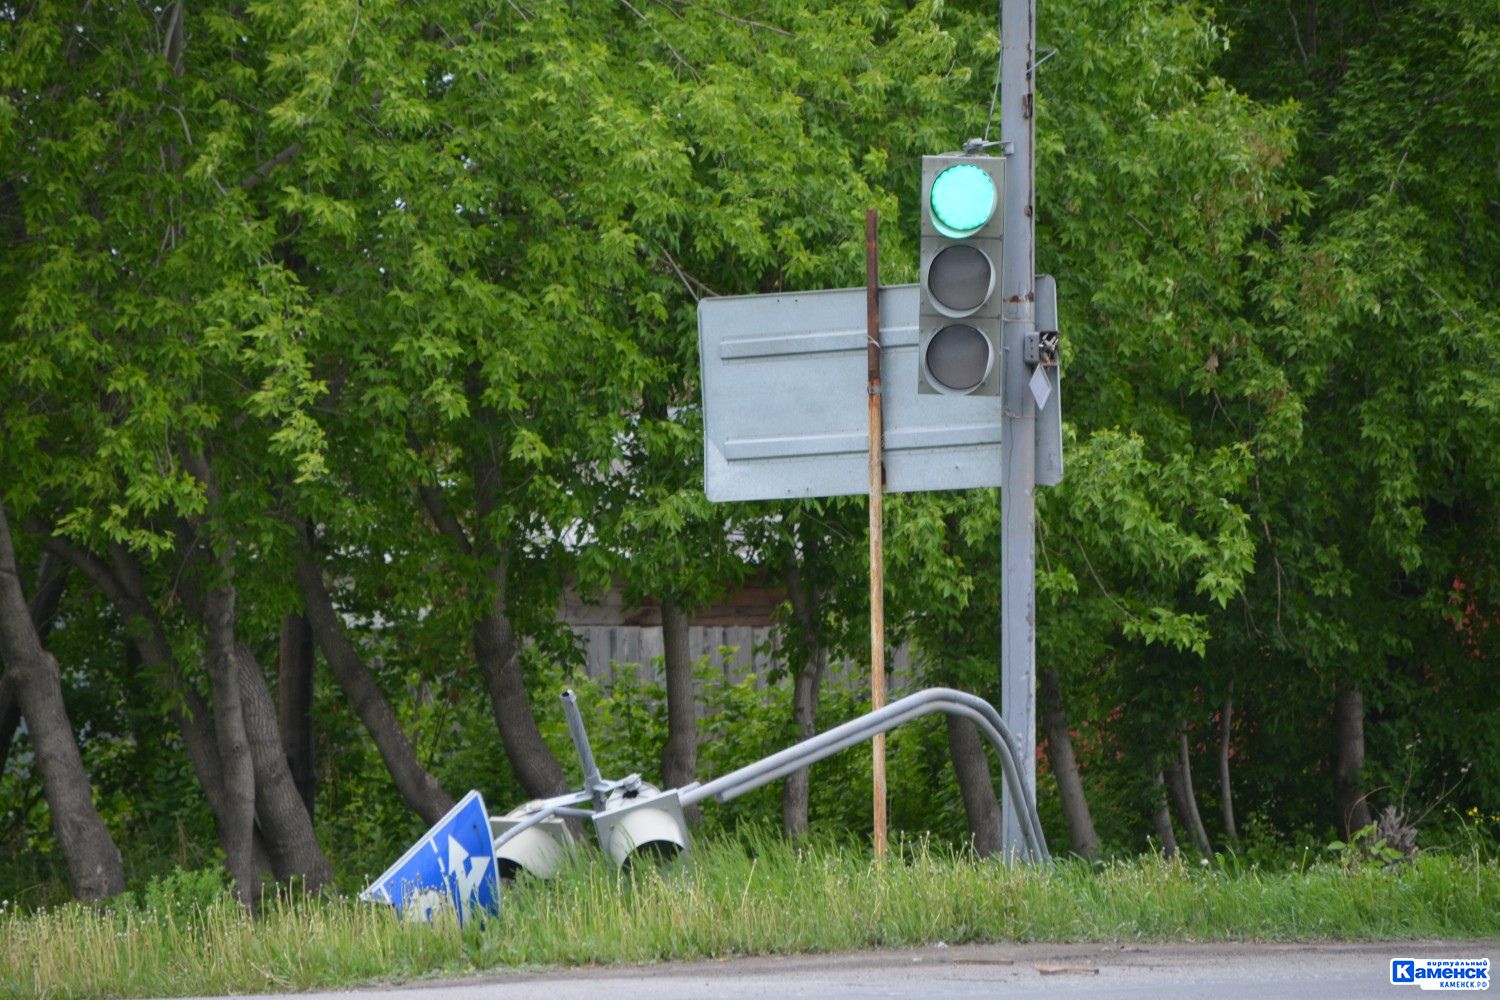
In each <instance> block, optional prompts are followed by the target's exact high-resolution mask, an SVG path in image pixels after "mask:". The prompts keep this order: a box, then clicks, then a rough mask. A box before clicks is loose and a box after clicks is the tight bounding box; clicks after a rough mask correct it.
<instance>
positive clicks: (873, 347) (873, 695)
mask: <svg viewBox="0 0 1500 1000" xmlns="http://www.w3.org/2000/svg"><path fill="white" fill-rule="evenodd" d="M877 220H878V215H877V213H876V211H875V210H874V209H873V208H872V209H870V210H869V211H867V212H865V317H866V338H867V341H868V343H867V345H866V357H867V359H868V375H869V396H870V710H871V711H874V710H875V709H877V708H881V707H882V706H884V705H885V524H884V522H885V503H884V499H885V467H884V462H883V458H882V451H883V446H884V441H883V438H884V433H885V432H884V430H883V427H882V419H881V407H880V401H881V389H880V253H879V249H878V241H877V230H878V226H877ZM872 749H873V752H874V759H873V761H872V762H871V768H870V773H871V776H872V777H873V779H874V781H873V784H874V786H875V787H874V794H875V802H874V805H875V831H874V833H875V838H874V839H875V857H877V858H884V857H885V848H886V817H885V734H884V733H877V734H875V738H874V740H873V741H872Z"/></svg>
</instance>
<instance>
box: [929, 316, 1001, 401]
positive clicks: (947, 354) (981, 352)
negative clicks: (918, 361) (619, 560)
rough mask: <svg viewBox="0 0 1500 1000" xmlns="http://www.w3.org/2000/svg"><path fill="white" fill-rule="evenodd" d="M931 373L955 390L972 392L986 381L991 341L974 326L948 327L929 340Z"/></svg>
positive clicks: (955, 324)
mask: <svg viewBox="0 0 1500 1000" xmlns="http://www.w3.org/2000/svg"><path fill="white" fill-rule="evenodd" d="M926 361H927V372H928V374H929V375H930V376H931V377H932V379H933V381H935V382H937V383H938V384H939V385H941V386H942V387H943V388H945V389H950V390H952V391H954V392H968V391H969V390H970V389H973V388H974V387H975V386H977V385H979V383H981V382H983V381H984V376H985V373H986V372H987V371H988V370H989V367H990V342H989V341H988V340H986V339H985V336H984V334H982V333H980V332H979V331H978V330H976V329H974V328H973V327H972V326H965V325H964V324H962V323H954V324H953V325H952V326H945V327H943V328H942V329H941V330H939V331H938V332H937V334H936V335H934V336H933V338H932V339H931V340H929V341H928V342H927V358H926Z"/></svg>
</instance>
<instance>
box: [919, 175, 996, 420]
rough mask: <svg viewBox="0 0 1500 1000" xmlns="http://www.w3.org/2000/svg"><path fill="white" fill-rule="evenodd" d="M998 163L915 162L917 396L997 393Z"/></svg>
mask: <svg viewBox="0 0 1500 1000" xmlns="http://www.w3.org/2000/svg"><path fill="white" fill-rule="evenodd" d="M1004 166H1005V160H1004V159H1003V158H1001V157H996V156H966V155H963V154H958V153H954V154H949V155H944V156H924V157H922V260H921V264H922V281H921V295H920V303H921V305H920V313H919V330H920V333H919V340H918V345H917V391H918V392H920V393H927V394H933V393H937V394H942V395H948V396H998V395H999V394H1000V347H1001V338H1000V245H1001V237H1002V235H1003V233H1004V229H1005V222H1004V217H1003V215H1002V213H1001V211H1000V206H1001V201H1002V199H1001V184H1002V175H1003V170H1004Z"/></svg>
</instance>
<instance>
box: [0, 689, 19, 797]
mask: <svg viewBox="0 0 1500 1000" xmlns="http://www.w3.org/2000/svg"><path fill="white" fill-rule="evenodd" d="M20 726H21V699H20V698H19V697H18V696H17V695H16V682H15V681H13V680H11V679H10V672H9V671H8V670H5V669H4V664H3V663H0V775H3V774H4V773H5V762H6V761H7V760H8V759H9V758H10V746H11V743H13V742H14V741H15V738H16V730H18V729H19V728H20Z"/></svg>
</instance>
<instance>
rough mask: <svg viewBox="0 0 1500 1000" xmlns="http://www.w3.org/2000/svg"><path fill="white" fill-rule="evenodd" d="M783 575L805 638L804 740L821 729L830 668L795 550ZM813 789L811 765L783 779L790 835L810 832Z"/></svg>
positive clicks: (815, 605) (798, 718) (814, 598)
mask: <svg viewBox="0 0 1500 1000" xmlns="http://www.w3.org/2000/svg"><path fill="white" fill-rule="evenodd" d="M803 545H804V546H805V552H806V554H807V555H809V556H810V555H813V554H814V553H816V551H817V542H816V540H814V539H813V538H811V537H809V538H807V539H804V541H803ZM784 575H785V580H786V591H787V599H788V600H789V601H790V602H791V605H792V616H793V617H794V618H796V620H797V625H798V628H799V630H800V631H801V633H802V638H803V643H802V648H801V650H800V653H801V659H802V663H801V665H800V666H799V667H798V668H797V673H796V676H795V678H794V680H793V682H792V724H793V725H794V726H795V727H796V730H797V739H798V740H805V739H808V738H809V737H812V736H816V735H817V732H818V728H817V727H818V723H817V715H818V690H819V688H820V687H821V686H822V684H823V672H824V671H825V670H826V669H827V668H828V650H827V648H826V647H824V645H823V643H822V640H821V631H820V628H819V618H820V616H821V609H820V608H819V604H820V597H819V594H818V593H817V591H816V590H814V589H812V588H809V587H808V586H807V583H806V580H804V578H803V572H802V565H801V564H799V563H798V561H797V553H796V552H795V551H791V552H788V553H787V558H786V565H785V568H784ZM811 789H812V769H811V768H808V767H804V768H800V769H799V770H796V771H793V772H792V773H791V774H789V775H787V776H786V780H785V781H784V782H783V783H782V786H781V829H782V831H783V832H784V833H785V834H786V836H787V837H790V838H797V837H801V836H802V835H803V834H805V833H807V809H808V797H809V795H810V794H811Z"/></svg>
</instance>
